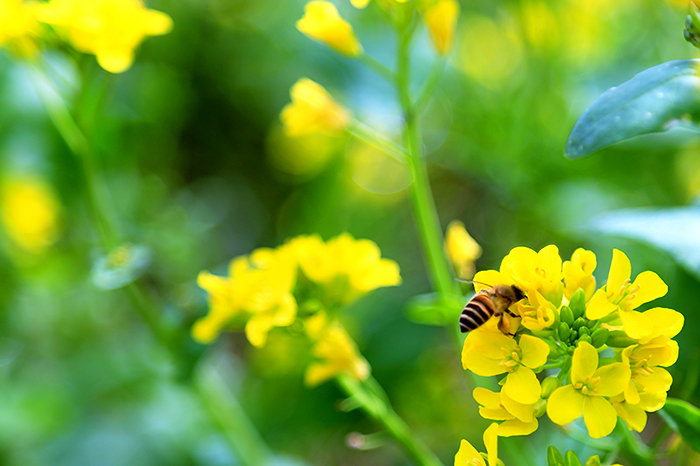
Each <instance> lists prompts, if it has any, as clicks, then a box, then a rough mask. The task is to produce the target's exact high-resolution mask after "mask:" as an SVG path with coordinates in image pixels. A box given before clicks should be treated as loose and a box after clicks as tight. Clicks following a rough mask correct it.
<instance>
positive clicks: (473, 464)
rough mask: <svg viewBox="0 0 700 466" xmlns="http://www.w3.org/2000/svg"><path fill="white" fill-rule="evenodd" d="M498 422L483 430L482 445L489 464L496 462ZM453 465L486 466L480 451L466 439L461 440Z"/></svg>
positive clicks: (490, 465)
mask: <svg viewBox="0 0 700 466" xmlns="http://www.w3.org/2000/svg"><path fill="white" fill-rule="evenodd" d="M497 430H498V424H496V423H493V424H491V425H490V426H489V428H488V429H486V431H485V432H484V446H486V452H487V453H486V456H487V458H488V464H489V466H496V465H497V464H498V433H497ZM455 466H486V461H484V457H483V456H481V453H479V452H478V451H476V448H474V447H473V446H472V444H471V443H469V442H467V441H466V440H462V442H461V443H460V445H459V451H458V452H457V454H456V455H455Z"/></svg>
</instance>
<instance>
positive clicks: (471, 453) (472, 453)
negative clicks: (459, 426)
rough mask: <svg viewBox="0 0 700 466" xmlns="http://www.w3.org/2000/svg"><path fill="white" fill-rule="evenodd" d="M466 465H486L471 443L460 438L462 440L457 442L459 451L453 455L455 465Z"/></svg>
mask: <svg viewBox="0 0 700 466" xmlns="http://www.w3.org/2000/svg"><path fill="white" fill-rule="evenodd" d="M466 465H470V466H471V465H474V466H477V465H478V466H486V464H485V463H484V458H482V456H481V453H479V452H478V451H476V448H474V447H473V446H472V444H471V443H469V442H467V441H466V440H462V442H461V443H460V444H459V451H458V452H457V454H456V455H455V466H466Z"/></svg>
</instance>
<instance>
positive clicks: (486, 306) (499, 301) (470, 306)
mask: <svg viewBox="0 0 700 466" xmlns="http://www.w3.org/2000/svg"><path fill="white" fill-rule="evenodd" d="M457 281H460V282H464V283H480V282H474V281H471V280H463V279H460V278H458V279H457ZM480 284H481V285H486V286H490V285H487V284H486V283H480ZM523 298H525V293H523V290H521V289H520V288H518V287H517V286H515V285H495V286H491V287H490V288H488V289H482V290H481V291H479V292H478V293H477V294H476V295H475V296H474V297H473V298H472V299H470V300H469V302H468V303H467V304H466V305H465V306H464V309H463V310H462V314H461V315H460V316H459V329H460V330H461V331H462V333H466V332H469V331H471V330H474V329H477V328H479V327H481V326H482V325H484V324H485V323H486V321H488V320H489V319H490V318H491V317H492V316H500V318H501V320H500V321H499V322H498V328H499V330H500V331H501V332H503V333H505V334H506V335H512V333H510V322H509V319H504V318H503V317H504V315H506V314H508V315H510V316H511V317H518V316H516V315H515V314H513V313H512V312H510V311H509V310H508V308H509V307H510V306H512V305H513V304H515V303H517V302H518V301H520V300H521V299H523Z"/></svg>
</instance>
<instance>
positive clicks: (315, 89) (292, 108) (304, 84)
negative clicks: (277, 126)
mask: <svg viewBox="0 0 700 466" xmlns="http://www.w3.org/2000/svg"><path fill="white" fill-rule="evenodd" d="M290 94H291V97H292V102H291V103H289V104H287V105H286V106H285V107H284V108H283V109H282V113H281V114H280V120H282V124H283V125H284V130H285V132H286V133H287V135H288V136H291V137H296V136H305V135H309V134H315V133H327V134H333V133H338V132H340V131H342V130H344V129H345V128H347V126H348V125H349V124H350V118H351V115H350V112H349V111H348V110H347V109H346V108H345V107H343V106H342V105H340V104H339V103H338V102H336V101H335V100H333V97H331V95H330V94H329V93H328V91H326V89H325V88H324V87H323V86H321V85H320V84H318V83H316V82H314V81H312V80H310V79H308V78H302V79H300V80H299V81H297V82H296V84H294V86H292V89H291V91H290Z"/></svg>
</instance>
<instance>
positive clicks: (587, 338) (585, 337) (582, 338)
mask: <svg viewBox="0 0 700 466" xmlns="http://www.w3.org/2000/svg"><path fill="white" fill-rule="evenodd" d="M582 341H585V342H586V343H591V336H590V335H581V336H579V337H578V342H579V343H581V342H582Z"/></svg>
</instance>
